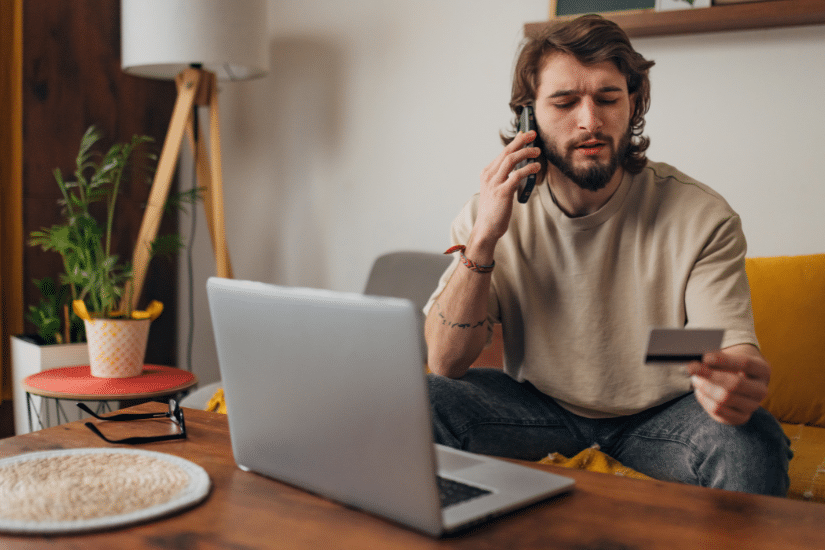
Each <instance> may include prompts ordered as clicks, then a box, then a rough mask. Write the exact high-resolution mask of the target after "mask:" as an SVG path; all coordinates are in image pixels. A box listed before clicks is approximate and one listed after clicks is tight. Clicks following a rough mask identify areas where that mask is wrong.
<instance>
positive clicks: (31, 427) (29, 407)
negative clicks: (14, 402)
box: [26, 392, 34, 433]
mask: <svg viewBox="0 0 825 550" xmlns="http://www.w3.org/2000/svg"><path fill="white" fill-rule="evenodd" d="M26 412H27V413H29V433H31V432H33V431H34V425H33V424H32V394H30V393H29V392H26Z"/></svg>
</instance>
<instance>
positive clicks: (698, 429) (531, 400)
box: [428, 368, 793, 496]
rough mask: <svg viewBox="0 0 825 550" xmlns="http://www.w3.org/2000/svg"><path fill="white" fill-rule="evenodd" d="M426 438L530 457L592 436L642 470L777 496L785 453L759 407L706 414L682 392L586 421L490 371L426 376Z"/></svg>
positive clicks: (776, 428)
mask: <svg viewBox="0 0 825 550" xmlns="http://www.w3.org/2000/svg"><path fill="white" fill-rule="evenodd" d="M428 381H429V390H430V401H431V403H432V410H433V424H434V431H435V439H436V442H437V443H441V444H444V445H447V446H450V447H455V448H459V449H464V450H468V451H471V452H476V453H482V454H488V455H494V456H503V457H510V458H520V459H525V460H539V459H541V458H543V457H545V456H547V455H548V454H549V453H553V452H558V453H561V454H563V455H565V456H567V457H571V456H573V455H575V454H577V453H578V452H580V451H582V450H584V449H586V448H588V447H591V446H592V445H594V444H598V445H599V447H600V448H601V450H602V451H604V452H605V453H607V454H608V455H610V456H612V457H613V458H615V459H616V460H618V461H620V462H621V463H622V464H624V465H625V466H628V467H630V468H633V469H634V470H636V471H639V472H641V473H643V474H646V475H648V476H650V477H653V478H656V479H660V480H666V481H679V482H683V483H690V484H693V485H701V486H705V487H715V488H719V489H728V490H733V491H744V492H749V493H759V494H768V495H778V496H784V495H785V494H786V493H787V491H788V486H789V479H788V462H789V461H790V459H791V457H792V456H793V454H792V453H791V450H790V447H789V445H790V441H788V438H787V437H786V436H785V433H784V432H783V431H782V427H781V426H780V424H779V422H777V421H776V419H775V418H774V417H773V416H771V414H770V413H769V412H768V411H766V410H764V409H762V408H760V409H758V410H757V411H756V412H755V413H754V414H753V416H752V417H751V419H750V421H749V422H748V423H746V424H744V425H742V426H728V425H725V424H720V423H719V422H716V421H715V420H713V419H712V418H711V417H710V416H709V415H708V414H707V413H706V412H705V410H704V409H702V407H701V405H699V403H698V402H697V401H696V398H695V397H694V395H693V394H692V393H689V394H687V395H684V396H682V397H679V398H677V399H674V400H673V401H670V402H669V403H665V404H663V405H659V406H657V407H653V408H651V409H648V410H646V411H642V412H640V413H637V414H634V415H630V416H622V417H618V418H608V419H591V418H584V417H581V416H577V415H575V414H572V413H570V412H569V411H567V410H566V409H564V408H562V407H560V406H559V405H558V404H557V403H556V402H555V401H554V400H553V399H552V398H551V397H549V396H547V395H545V394H543V393H541V392H540V391H538V390H537V389H536V388H535V387H534V386H533V385H532V384H530V383H529V382H517V381H516V380H514V379H513V378H511V377H510V376H508V375H506V374H504V373H503V372H502V371H500V370H497V369H481V368H474V369H470V370H469V371H468V373H467V374H466V375H465V376H464V377H463V378H460V379H449V378H445V377H442V376H437V375H434V374H431V375H429V377H428Z"/></svg>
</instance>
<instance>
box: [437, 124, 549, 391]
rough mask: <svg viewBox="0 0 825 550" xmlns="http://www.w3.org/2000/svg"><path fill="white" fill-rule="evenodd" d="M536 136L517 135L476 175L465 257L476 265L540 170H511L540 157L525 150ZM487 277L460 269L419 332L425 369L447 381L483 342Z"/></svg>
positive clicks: (489, 256)
mask: <svg viewBox="0 0 825 550" xmlns="http://www.w3.org/2000/svg"><path fill="white" fill-rule="evenodd" d="M535 139H536V133H535V132H527V133H526V134H522V133H519V134H517V135H516V137H515V139H513V141H512V142H510V144H509V145H507V146H506V147H505V148H504V149H503V150H502V152H501V153H500V154H499V155H498V156H497V157H496V159H495V160H493V162H491V163H490V164H489V165H488V166H487V167H486V168H485V169H484V170H483V171H482V173H481V193H480V196H479V205H478V215H477V216H476V221H475V224H474V225H473V229H472V231H471V232H470V235H469V237H468V239H467V243H466V249H465V251H464V254H465V256H466V257H467V258H469V259H470V260H472V261H473V262H475V263H476V264H481V265H491V264H492V263H493V257H494V255H495V248H496V243H498V240H499V239H500V238H501V237H502V236H503V235H504V233H505V232H506V231H507V227H508V226H509V224H510V217H511V216H512V212H513V203H514V202H515V194H516V189H517V188H518V184H519V182H520V181H521V180H522V179H523V178H525V177H527V176H528V175H529V174H534V173H537V172H538V171H539V170H540V169H541V165H540V164H539V163H538V162H532V163H530V164H528V165H526V166H524V167H522V168H520V169H518V170H514V168H515V167H516V165H517V164H518V163H519V162H521V161H523V160H525V159H530V158H536V157H538V156H539V155H540V154H541V150H540V149H539V148H538V147H527V148H525V145H527V144H529V143H530V142H532V141H533V140H535ZM490 278H491V276H490V274H489V273H484V274H482V273H477V272H474V271H471V270H470V269H467V268H466V267H464V266H462V265H459V266H458V267H457V268H456V272H454V273H453V275H452V277H451V278H450V280H449V282H448V283H447V286H446V287H445V288H444V290H443V292H442V293H441V295H440V296H439V297H438V299H437V300H436V302H435V304H433V306H432V308H431V309H430V312H429V314H428V315H427V322H426V324H425V329H424V333H425V336H426V339H427V346H428V364H429V366H430V369H432V371H433V372H435V373H438V374H441V375H444V376H450V377H460V376H463V375H464V373H465V372H467V369H468V368H469V367H470V365H471V364H472V363H473V361H475V359H476V358H477V357H478V355H479V354H480V353H481V350H482V349H483V348H484V344H485V343H486V341H487V333H488V329H489V327H488V326H487V322H486V319H487V298H488V296H489V293H490Z"/></svg>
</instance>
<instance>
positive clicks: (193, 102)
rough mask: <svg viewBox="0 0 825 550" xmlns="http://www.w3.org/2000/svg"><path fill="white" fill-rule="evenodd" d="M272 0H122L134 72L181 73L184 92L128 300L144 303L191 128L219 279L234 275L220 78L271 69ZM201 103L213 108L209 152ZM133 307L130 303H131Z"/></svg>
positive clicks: (124, 39) (125, 61)
mask: <svg viewBox="0 0 825 550" xmlns="http://www.w3.org/2000/svg"><path fill="white" fill-rule="evenodd" d="M266 21H267V20H266V0H197V1H193V0H121V57H122V66H123V70H124V71H125V72H126V73H129V74H133V75H138V76H144V77H148V78H159V79H165V80H169V79H174V80H175V83H176V85H177V90H178V96H177V100H176V101H175V107H174V110H173V112H172V119H171V121H170V123H169V130H168V132H167V134H166V139H165V141H164V143H163V148H162V149H161V154H160V158H159V159H158V166H157V171H156V172H155V178H154V181H153V182H152V189H151V191H150V194H149V201H148V203H147V205H146V212H145V213H144V216H143V222H142V223H141V226H140V233H139V235H138V240H137V244H136V246H135V251H134V254H133V257H132V269H133V274H134V276H133V279H132V286H131V287H129V288H127V289H126V292H125V293H124V298H123V300H124V302H125V301H127V300H128V301H131V305H132V308H135V307H136V306H137V302H138V300H139V298H140V294H141V291H142V289H143V283H144V280H145V278H146V270H147V267H148V264H149V260H150V258H151V254H150V247H151V243H152V241H153V240H154V239H155V237H156V236H157V231H158V226H159V225H160V220H161V217H162V214H163V208H164V205H165V203H166V199H167V197H168V196H169V190H170V187H171V185H172V178H173V175H174V172H175V168H176V166H177V163H178V158H179V155H180V148H181V144H182V142H183V138H184V134H186V135H187V136H188V138H189V144H190V146H191V148H192V152H193V156H194V158H195V159H196V160H195V163H196V164H195V169H196V174H197V179H198V183H199V186H200V187H201V188H202V189H203V190H204V193H203V205H204V209H205V210H206V219H207V224H208V227H209V235H210V237H211V239H212V249H213V251H214V253H215V262H216V265H217V269H216V274H217V275H218V276H219V277H232V264H231V262H230V259H229V250H228V247H227V244H226V230H225V225H224V209H223V178H222V176H221V152H220V117H219V111H218V86H217V80H218V79H221V80H246V79H251V78H256V77H259V76H263V75H265V74H266V72H267V70H268V63H269V57H268V49H267V43H268V35H267V27H266ZM198 107H206V108H208V110H209V136H210V139H209V144H210V147H209V150H208V151H207V148H206V145H205V140H204V139H203V133H202V128H201V125H200V124H198ZM124 305H125V303H124Z"/></svg>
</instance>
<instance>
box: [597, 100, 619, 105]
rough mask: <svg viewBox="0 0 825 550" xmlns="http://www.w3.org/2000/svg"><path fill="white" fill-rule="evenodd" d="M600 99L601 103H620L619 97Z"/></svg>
mask: <svg viewBox="0 0 825 550" xmlns="http://www.w3.org/2000/svg"><path fill="white" fill-rule="evenodd" d="M598 101H599V103H600V104H601V105H615V104H616V103H618V101H619V100H618V99H607V98H602V99H599V100H598Z"/></svg>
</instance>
